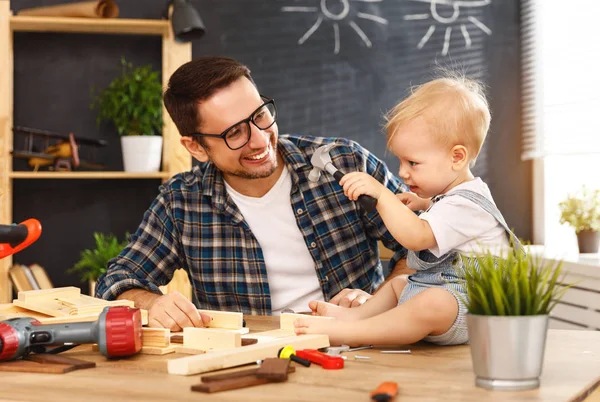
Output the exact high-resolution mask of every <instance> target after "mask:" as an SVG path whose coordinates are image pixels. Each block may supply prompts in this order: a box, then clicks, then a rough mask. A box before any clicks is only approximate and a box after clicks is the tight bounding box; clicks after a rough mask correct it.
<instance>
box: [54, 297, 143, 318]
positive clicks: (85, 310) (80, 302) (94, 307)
mask: <svg viewBox="0 0 600 402" xmlns="http://www.w3.org/2000/svg"><path fill="white" fill-rule="evenodd" d="M56 300H57V301H58V303H59V304H62V305H64V306H67V307H68V308H69V314H70V315H90V314H98V315H99V314H100V313H101V312H102V310H104V308H105V307H107V306H128V307H132V308H133V307H134V303H133V301H131V300H113V301H108V300H102V299H98V298H96V297H91V296H87V295H80V296H79V297H78V298H71V299H67V298H62V297H59V298H57V299H56Z"/></svg>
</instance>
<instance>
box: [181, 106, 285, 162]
mask: <svg viewBox="0 0 600 402" xmlns="http://www.w3.org/2000/svg"><path fill="white" fill-rule="evenodd" d="M260 97H261V98H262V99H263V100H264V103H263V104H262V105H260V106H259V107H257V108H256V109H255V110H254V111H253V112H252V113H251V114H250V116H249V117H248V118H246V119H244V120H240V121H238V122H237V123H235V124H233V125H231V126H229V127H228V128H227V129H225V131H223V132H222V133H221V134H204V133H198V132H196V133H189V134H184V136H185V137H212V138H221V139H222V140H223V141H224V142H225V145H227V147H228V148H229V149H231V150H232V151H235V150H237V149H240V148H243V147H244V146H245V145H246V144H247V143H248V141H250V136H251V133H250V130H248V138H247V139H246V142H244V144H243V145H241V146H239V147H237V148H232V147H231V146H230V145H229V143H228V142H227V140H226V138H225V137H227V133H228V132H229V131H230V130H231V129H232V128H234V127H235V126H237V125H239V124H241V123H246V124H247V125H248V128H250V123H252V124H254V126H255V127H256V128H258V129H259V130H268V129H269V128H271V127H273V124H275V122H276V121H277V106H276V105H275V99H273V98H268V97H266V96H263V95H260ZM266 105H273V111H274V112H275V113H274V116H273V122H272V123H271V124H270V125H269V126H268V127H265V128H261V127H259V126H258V124H256V123H255V122H254V115H255V114H256V112H258V111H259V110H260V109H262V108H263V107H265V106H266Z"/></svg>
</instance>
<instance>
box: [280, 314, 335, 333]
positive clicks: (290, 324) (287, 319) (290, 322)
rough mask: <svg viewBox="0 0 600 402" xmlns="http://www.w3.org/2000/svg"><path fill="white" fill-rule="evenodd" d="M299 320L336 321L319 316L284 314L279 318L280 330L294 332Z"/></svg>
mask: <svg viewBox="0 0 600 402" xmlns="http://www.w3.org/2000/svg"><path fill="white" fill-rule="evenodd" d="M298 318H302V319H303V320H310V321H317V320H322V321H325V320H328V321H329V320H334V319H335V318H333V317H321V316H318V315H308V314H293V313H282V314H281V316H280V317H279V328H281V329H284V330H289V331H294V321H296V320H297V319H298Z"/></svg>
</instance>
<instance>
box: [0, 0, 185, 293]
mask: <svg viewBox="0 0 600 402" xmlns="http://www.w3.org/2000/svg"><path fill="white" fill-rule="evenodd" d="M14 32H64V33H96V34H112V35H154V36H161V37H162V83H163V88H166V85H167V82H168V79H169V77H170V76H171V74H173V73H174V72H175V70H176V69H177V68H178V67H179V66H181V65H182V64H184V63H186V62H188V61H190V60H191V58H192V46H191V44H190V43H179V42H176V41H175V38H174V35H173V32H172V30H171V23H170V21H168V20H141V19H118V18H117V19H90V18H57V17H26V16H18V15H17V16H13V15H12V13H11V11H10V2H8V1H2V2H0V223H2V224H9V223H12V222H13V221H12V219H13V216H12V199H13V193H12V188H13V186H12V184H13V183H12V181H13V180H14V179H19V180H21V179H61V180H64V179H162V180H165V179H168V178H169V177H171V176H173V175H174V174H177V173H179V172H182V171H185V170H188V169H190V168H191V166H192V160H191V157H190V155H189V154H188V153H187V151H186V150H185V148H184V147H182V146H181V144H180V143H179V133H178V132H177V128H176V127H175V124H174V123H173V122H172V121H171V119H170V118H169V115H168V113H167V111H166V110H165V109H164V107H163V120H164V124H165V125H164V129H163V133H162V134H163V152H162V171H161V172H158V173H149V174H146V173H145V174H138V173H125V172H13V171H12V155H11V151H12V147H13V133H12V127H13V99H14V94H13V90H14V88H13V67H14V58H13V33H14ZM42 225H43V222H42ZM11 265H12V258H11V257H7V258H4V259H2V260H0V303H8V302H10V301H11V297H12V287H11V283H10V280H9V276H8V270H9V268H10V267H11Z"/></svg>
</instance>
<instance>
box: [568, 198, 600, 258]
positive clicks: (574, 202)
mask: <svg viewBox="0 0 600 402" xmlns="http://www.w3.org/2000/svg"><path fill="white" fill-rule="evenodd" d="M558 208H559V209H560V223H567V224H569V225H570V226H572V227H573V228H574V229H575V233H576V235H577V245H578V246H579V252H580V253H597V252H598V246H599V244H600V189H597V190H590V189H588V188H587V187H586V186H583V187H582V188H581V189H580V190H579V191H578V192H577V193H575V194H569V195H568V196H567V198H566V199H564V200H563V201H561V202H560V203H559V204H558Z"/></svg>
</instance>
